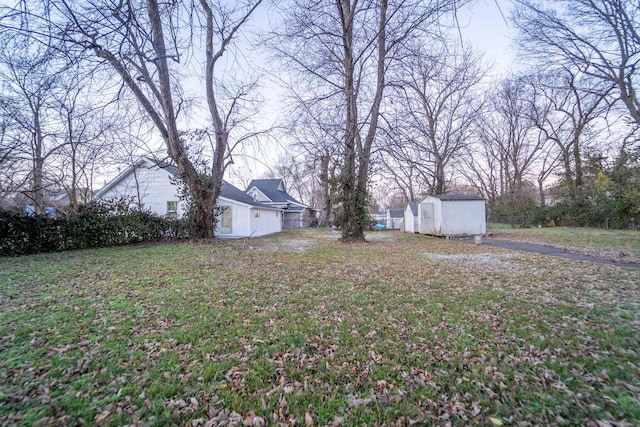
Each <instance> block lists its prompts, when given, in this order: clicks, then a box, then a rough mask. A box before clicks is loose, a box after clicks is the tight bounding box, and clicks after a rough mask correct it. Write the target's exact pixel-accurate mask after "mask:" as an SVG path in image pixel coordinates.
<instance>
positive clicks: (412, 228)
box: [404, 205, 418, 233]
mask: <svg viewBox="0 0 640 427" xmlns="http://www.w3.org/2000/svg"><path fill="white" fill-rule="evenodd" d="M404 231H405V232H406V233H417V232H418V218H417V217H414V216H413V212H412V211H411V206H409V205H407V207H406V208H405V210H404Z"/></svg>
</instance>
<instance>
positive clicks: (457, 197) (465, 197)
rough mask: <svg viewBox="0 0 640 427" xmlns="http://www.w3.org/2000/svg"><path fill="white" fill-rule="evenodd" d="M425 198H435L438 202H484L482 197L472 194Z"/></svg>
mask: <svg viewBox="0 0 640 427" xmlns="http://www.w3.org/2000/svg"><path fill="white" fill-rule="evenodd" d="M427 197H435V198H436V199H440V200H484V199H483V198H482V197H479V196H474V195H473V194H432V195H430V196H427Z"/></svg>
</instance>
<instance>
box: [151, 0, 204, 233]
mask: <svg viewBox="0 0 640 427" xmlns="http://www.w3.org/2000/svg"><path fill="white" fill-rule="evenodd" d="M147 10H148V13H149V21H150V23H151V30H152V34H153V47H154V50H155V52H156V54H157V58H156V61H155V62H156V67H157V69H158V83H159V89H160V94H161V97H162V99H161V101H162V111H163V113H164V119H165V120H164V123H165V124H166V128H165V129H166V131H165V133H164V134H163V137H164V139H165V142H166V145H167V149H168V151H169V155H170V156H171V158H172V159H173V160H174V161H175V162H176V165H177V166H178V176H179V177H180V178H181V179H182V181H183V182H184V183H185V185H186V186H187V187H188V189H189V191H190V193H191V196H192V203H193V206H192V209H193V211H194V217H195V218H194V220H195V223H196V232H195V233H196V236H195V237H200V238H211V237H213V235H214V224H213V219H214V218H213V202H214V199H213V191H212V186H211V181H210V180H208V179H203V177H201V176H200V175H199V174H198V172H197V171H196V169H195V167H194V166H193V164H192V163H191V161H190V160H189V158H188V155H187V153H186V150H185V148H184V146H183V144H182V141H180V136H179V133H178V127H177V122H176V115H175V108H174V106H173V96H172V93H171V79H170V71H169V65H168V62H167V49H166V47H165V43H164V32H163V29H162V20H161V15H160V10H159V8H158V2H157V1H156V0H147Z"/></svg>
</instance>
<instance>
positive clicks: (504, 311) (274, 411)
mask: <svg viewBox="0 0 640 427" xmlns="http://www.w3.org/2000/svg"><path fill="white" fill-rule="evenodd" d="M545 232H546V231H545ZM369 238H370V240H371V242H370V243H367V244H359V245H344V244H341V243H339V242H337V241H336V236H334V235H332V234H331V233H330V232H328V231H326V230H303V231H296V232H285V233H281V234H279V235H277V236H269V237H266V238H260V239H253V240H251V241H249V242H238V241H236V242H232V241H227V242H222V243H217V244H189V243H179V244H166V245H158V246H150V247H123V248H113V249H101V250H88V251H79V252H70V253H61V254H44V255H36V256H28V257H22V258H4V259H0V425H12V424H15V425H76V424H79V425H125V424H129V425H193V426H198V425H201V426H203V425H211V426H216V425H233V423H236V425H243V424H244V425H255V426H260V425H278V423H281V425H303V426H312V425H314V426H321V425H354V426H356V425H365V424H366V425H369V426H374V425H424V424H428V425H430V424H436V425H447V424H449V423H450V424H452V425H483V426H486V425H516V426H527V425H551V424H556V425H587V426H589V425H591V426H606V425H638V424H640V370H639V366H640V341H639V340H640V306H639V303H640V270H633V269H625V268H618V267H615V266H608V265H595V264H591V263H585V262H576V261H570V260H566V259H559V258H551V257H546V256H542V255H540V256H538V255H532V254H522V253H515V252H513V253H509V252H506V251H502V250H499V249H494V248H489V247H486V246H482V245H473V244H467V243H463V242H457V241H446V240H442V239H436V238H429V237H424V236H417V235H408V234H400V233H397V232H378V233H372V234H370V235H369ZM572 238H573V237H572ZM575 241H576V242H577V243H576V244H577V245H579V244H580V243H579V241H580V238H579V237H576V240H575ZM585 245H586V243H585ZM630 247H631V248H636V249H635V250H637V243H633V244H632V245H631V246H630ZM625 248H626V247H625ZM615 250H618V248H615ZM625 250H631V249H625ZM607 423H609V424H607ZM616 423H617V424H616Z"/></svg>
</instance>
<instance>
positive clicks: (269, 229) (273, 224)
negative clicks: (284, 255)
mask: <svg viewBox="0 0 640 427" xmlns="http://www.w3.org/2000/svg"><path fill="white" fill-rule="evenodd" d="M256 212H260V214H259V215H258V216H257V217H256V215H255V213H256ZM250 218H251V232H250V234H251V233H253V234H251V236H252V237H258V236H264V235H265V234H271V233H278V232H280V231H282V212H281V211H276V210H271V209H263V208H257V207H255V206H254V207H252V208H251V215H250Z"/></svg>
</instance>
